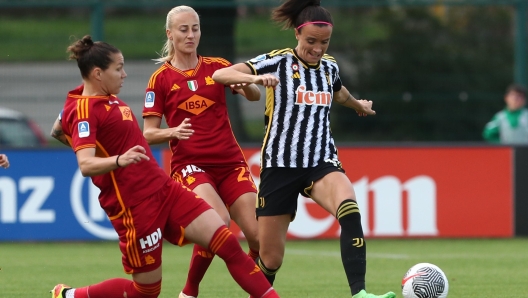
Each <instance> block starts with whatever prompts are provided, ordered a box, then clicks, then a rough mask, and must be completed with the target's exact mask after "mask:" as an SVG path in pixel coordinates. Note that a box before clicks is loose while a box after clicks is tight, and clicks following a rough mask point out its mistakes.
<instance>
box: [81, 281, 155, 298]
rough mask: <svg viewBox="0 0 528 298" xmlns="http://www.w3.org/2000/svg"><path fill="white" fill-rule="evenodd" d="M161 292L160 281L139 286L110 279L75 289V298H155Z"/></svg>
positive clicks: (130, 282) (132, 282)
mask: <svg viewBox="0 0 528 298" xmlns="http://www.w3.org/2000/svg"><path fill="white" fill-rule="evenodd" d="M160 292H161V280H160V281H159V282H157V283H153V284H139V283H136V282H134V281H132V280H130V279H126V278H112V279H109V280H105V281H103V282H100V283H98V284H95V285H91V286H87V287H84V288H76V289H75V298H114V297H115V298H123V297H128V298H155V297H158V295H159V294H160Z"/></svg>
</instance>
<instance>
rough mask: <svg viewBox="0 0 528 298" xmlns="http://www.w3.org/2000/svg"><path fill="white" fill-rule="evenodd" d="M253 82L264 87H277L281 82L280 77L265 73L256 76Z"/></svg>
mask: <svg viewBox="0 0 528 298" xmlns="http://www.w3.org/2000/svg"><path fill="white" fill-rule="evenodd" d="M253 83H255V84H258V85H262V86H264V87H275V86H277V85H278V84H279V79H278V78H277V77H276V76H274V75H272V74H263V75H259V76H255V81H254V82H253Z"/></svg>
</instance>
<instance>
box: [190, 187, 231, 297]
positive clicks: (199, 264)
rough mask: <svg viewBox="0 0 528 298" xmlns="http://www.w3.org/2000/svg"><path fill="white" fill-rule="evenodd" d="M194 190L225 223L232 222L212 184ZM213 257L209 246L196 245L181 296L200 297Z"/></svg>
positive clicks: (227, 224)
mask: <svg viewBox="0 0 528 298" xmlns="http://www.w3.org/2000/svg"><path fill="white" fill-rule="evenodd" d="M193 192H194V193H196V194H197V195H198V196H200V197H201V198H203V199H204V200H205V201H206V202H207V203H208V204H209V205H210V206H211V207H213V209H214V210H215V211H216V213H218V215H219V216H220V218H221V219H222V220H223V222H224V224H225V225H226V226H228V227H229V224H230V222H231V218H230V216H229V212H228V211H227V209H226V207H225V204H224V202H223V201H222V199H221V198H220V196H219V195H218V194H217V193H216V191H215V189H214V188H213V186H212V185H211V184H209V183H203V184H200V185H198V186H196V187H195V188H194V189H193ZM213 258H214V254H213V253H212V252H211V251H210V250H209V249H208V248H207V246H200V245H198V244H195V245H194V247H193V254H192V256H191V263H190V265H189V273H188V274H187V280H186V282H185V286H184V288H183V290H182V293H181V294H180V296H181V297H185V298H186V297H189V298H192V297H198V292H199V286H200V282H201V281H202V279H203V277H204V275H205V272H206V271H207V269H208V268H209V266H210V265H211V262H212V261H213Z"/></svg>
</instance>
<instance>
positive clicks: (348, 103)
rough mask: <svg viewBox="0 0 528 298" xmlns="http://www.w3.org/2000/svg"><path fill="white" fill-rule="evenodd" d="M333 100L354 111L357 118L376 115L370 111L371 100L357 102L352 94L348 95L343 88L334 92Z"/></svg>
mask: <svg viewBox="0 0 528 298" xmlns="http://www.w3.org/2000/svg"><path fill="white" fill-rule="evenodd" d="M334 100H335V101H336V102H337V103H339V104H341V105H342V106H345V107H347V108H351V109H354V110H355V111H356V112H357V113H358V115H359V116H368V115H376V111H374V110H373V109H372V101H371V100H365V99H360V100H357V99H356V98H354V96H352V94H350V92H349V91H348V90H347V89H346V88H345V86H343V87H342V88H341V90H339V91H337V92H334Z"/></svg>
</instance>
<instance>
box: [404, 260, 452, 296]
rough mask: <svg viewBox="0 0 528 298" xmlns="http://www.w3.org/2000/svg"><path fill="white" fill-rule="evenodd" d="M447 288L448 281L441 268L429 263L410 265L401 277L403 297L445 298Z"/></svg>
mask: <svg viewBox="0 0 528 298" xmlns="http://www.w3.org/2000/svg"><path fill="white" fill-rule="evenodd" d="M448 290H449V282H448V281H447V277H446V275H445V274H444V272H443V271H442V269H440V268H438V266H436V265H433V264H429V263H419V264H416V265H414V266H412V267H411V269H409V270H408V271H407V273H405V276H403V279H402V294H403V297H404V298H445V297H447V292H448Z"/></svg>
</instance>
